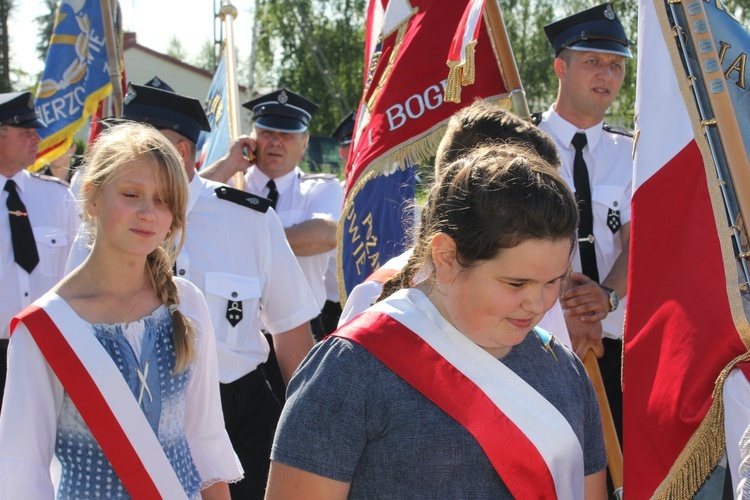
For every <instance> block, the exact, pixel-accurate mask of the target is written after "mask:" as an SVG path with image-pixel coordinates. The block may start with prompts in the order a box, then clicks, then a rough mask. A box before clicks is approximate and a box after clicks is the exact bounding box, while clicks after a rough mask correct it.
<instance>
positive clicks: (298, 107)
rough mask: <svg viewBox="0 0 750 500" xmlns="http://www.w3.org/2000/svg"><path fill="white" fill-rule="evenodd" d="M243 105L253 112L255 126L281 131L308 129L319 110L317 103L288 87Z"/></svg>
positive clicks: (302, 130)
mask: <svg viewBox="0 0 750 500" xmlns="http://www.w3.org/2000/svg"><path fill="white" fill-rule="evenodd" d="M242 106H243V107H245V108H247V109H249V110H251V111H252V112H253V121H254V122H255V126H257V127H260V128H265V129H268V130H277V131H280V132H304V131H306V130H307V127H309V126H310V118H312V115H314V114H315V112H316V111H317V110H318V105H317V104H315V103H314V102H312V101H310V100H309V99H306V98H304V97H302V96H301V95H299V94H295V93H294V92H292V91H291V90H287V89H281V90H276V91H274V92H271V93H270V94H266V95H262V96H260V97H256V98H255V99H253V100H251V101H248V102H246V103H245V104H243V105H242Z"/></svg>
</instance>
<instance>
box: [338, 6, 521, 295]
mask: <svg viewBox="0 0 750 500" xmlns="http://www.w3.org/2000/svg"><path fill="white" fill-rule="evenodd" d="M468 4H469V1H468V0H462V1H451V2H444V1H438V0H411V1H409V0H371V1H370V4H369V7H368V18H367V34H366V39H365V52H366V54H365V70H366V72H365V78H364V92H363V98H362V101H361V103H360V106H359V110H358V112H357V118H356V126H355V133H354V138H353V142H352V147H351V153H350V155H349V162H348V164H347V169H346V200H345V203H344V217H342V218H341V222H340V223H339V236H340V238H341V245H340V251H341V259H340V260H339V265H340V266H341V272H343V284H344V288H343V289H342V292H343V294H342V297H346V294H347V293H348V292H349V291H351V289H352V288H353V287H354V286H355V285H356V284H358V283H360V282H361V281H363V280H364V279H365V278H366V277H367V276H369V274H370V273H371V272H372V271H373V270H375V269H377V268H378V267H379V266H380V264H382V263H384V262H386V261H387V260H388V259H389V258H391V257H394V256H395V255H398V254H399V253H400V252H401V251H403V248H404V245H405V244H406V240H407V238H406V235H407V234H408V230H409V227H408V226H409V224H408V223H404V219H408V217H409V213H408V212H409V209H410V207H409V205H410V204H411V203H412V202H413V187H414V166H415V165H416V164H417V163H419V162H422V161H425V160H428V159H430V158H432V157H433V156H434V155H435V151H436V149H437V146H438V144H439V142H440V139H441V138H442V134H443V130H444V129H443V127H444V125H445V123H446V122H447V120H448V119H449V118H450V117H451V116H452V115H453V114H454V113H455V112H456V111H458V110H459V109H461V108H462V107H465V106H467V105H469V104H471V102H473V101H474V100H475V99H477V98H485V99H490V100H493V99H494V100H498V99H501V98H505V97H507V95H506V94H507V91H506V88H505V86H504V84H503V78H502V76H501V73H500V70H499V64H498V60H497V57H496V54H495V51H494V50H493V44H492V42H491V41H490V39H489V37H488V34H487V28H486V26H485V23H484V22H480V23H479V24H480V30H479V37H478V40H477V44H476V47H475V54H474V55H475V63H476V76H475V83H474V84H473V85H470V86H468V87H465V88H464V89H463V94H462V102H461V103H451V102H446V101H445V100H444V99H443V95H444V93H445V88H446V85H447V79H448V73H449V68H448V65H447V64H446V61H447V58H448V54H449V53H450V49H451V44H452V41H453V38H454V35H455V34H456V31H457V28H458V26H459V23H460V21H461V19H462V17H463V16H464V11H465V10H466V7H467V5H468ZM508 106H509V103H508ZM410 170H411V172H410ZM377 183H380V184H382V185H380V186H377V187H376V186H375V184H377ZM404 195H406V196H410V198H409V199H405V198H404ZM385 245H390V246H387V247H386V246H385ZM339 282H340V283H342V280H341V279H340V280H339Z"/></svg>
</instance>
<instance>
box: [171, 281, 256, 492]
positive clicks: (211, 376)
mask: <svg viewBox="0 0 750 500" xmlns="http://www.w3.org/2000/svg"><path fill="white" fill-rule="evenodd" d="M176 281H177V282H178V284H179V286H180V311H182V313H183V314H185V315H186V316H187V317H189V318H190V320H191V321H192V323H193V325H194V327H195V333H196V359H195V360H194V361H193V364H192V366H191V368H190V370H191V373H190V381H189V382H188V385H187V389H186V395H185V406H186V409H185V434H186V436H187V440H188V443H189V445H190V452H191V454H192V456H193V461H194V462H195V466H196V468H197V469H198V473H199V474H200V477H201V483H202V486H201V487H202V488H205V487H207V486H210V485H211V484H213V483H215V482H220V481H223V482H230V483H231V482H236V481H239V480H240V479H242V466H241V465H240V462H239V459H238V458H237V455H236V454H235V453H234V449H233V448H232V443H231V442H230V441H229V436H228V435H227V432H226V430H225V428H224V414H223V413H222V410H221V399H220V397H219V373H218V362H217V359H216V340H215V338H214V331H213V327H212V326H211V318H210V316H209V314H208V307H207V306H206V302H205V299H204V298H203V295H202V294H201V293H200V291H199V290H198V289H197V288H196V287H195V286H194V285H193V284H192V283H190V282H188V281H186V280H181V279H179V278H178V279H176Z"/></svg>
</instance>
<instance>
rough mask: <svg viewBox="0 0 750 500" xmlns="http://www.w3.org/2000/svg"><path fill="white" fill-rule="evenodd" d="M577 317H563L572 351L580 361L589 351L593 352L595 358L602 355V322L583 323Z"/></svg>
mask: <svg viewBox="0 0 750 500" xmlns="http://www.w3.org/2000/svg"><path fill="white" fill-rule="evenodd" d="M579 318H580V317H579V316H568V315H565V325H566V326H567V327H568V333H569V334H570V342H571V345H572V347H573V351H574V352H575V353H576V355H578V357H579V358H581V360H583V357H584V356H586V352H588V350H589V349H592V350H593V351H594V354H596V357H597V358H601V357H602V356H603V355H604V345H602V322H601V321H595V322H593V323H592V322H588V323H584V322H583V321H581V320H580V319H579Z"/></svg>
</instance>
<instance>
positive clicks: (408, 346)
mask: <svg viewBox="0 0 750 500" xmlns="http://www.w3.org/2000/svg"><path fill="white" fill-rule="evenodd" d="M333 335H334V336H337V337H343V338H347V339H349V340H352V341H354V342H356V343H358V344H360V345H362V346H363V347H364V348H366V349H367V350H368V351H369V352H370V353H372V354H373V355H374V356H375V357H377V358H378V359H379V360H380V361H381V362H383V363H384V364H385V365H386V366H388V368H390V369H391V370H393V371H394V372H395V373H396V374H397V375H399V376H400V377H401V378H403V379H404V380H405V381H406V382H407V383H409V384H410V385H412V386H413V387H414V388H415V389H417V390H418V391H419V392H420V393H422V394H423V395H424V396H425V397H427V398H428V399H430V401H432V402H433V403H435V405H437V406H438V407H439V408H441V409H442V410H443V411H445V412H446V413H447V414H449V415H450V416H451V417H452V418H454V419H455V420H456V421H457V422H458V423H459V424H461V425H462V426H464V427H465V428H466V429H467V430H468V431H469V432H470V433H471V434H472V436H474V438H475V439H476V440H477V441H478V442H479V444H480V446H481V447H482V449H483V450H484V452H485V453H486V455H487V457H488V458H489V460H490V462H491V463H492V465H493V467H494V468H495V470H496V471H497V473H498V474H499V475H500V477H501V478H502V479H503V482H504V483H505V484H506V486H507V487H508V489H509V490H510V492H511V493H512V494H513V496H514V497H515V498H535V499H541V498H565V499H567V498H583V496H584V489H583V483H584V469H583V451H582V449H581V445H580V442H579V441H578V438H577V437H576V435H575V432H574V431H573V429H572V428H571V427H570V424H569V423H568V421H567V420H566V419H565V417H564V416H563V415H562V414H561V413H560V412H559V411H558V410H557V409H556V408H555V407H554V406H552V404H551V403H550V402H549V401H547V400H546V399H545V398H544V397H543V396H542V395H540V394H539V393H538V392H537V391H536V390H535V389H534V388H533V387H531V386H530V385H529V384H527V383H526V382H525V381H524V380H523V379H521V378H520V377H519V376H518V375H516V374H515V373H513V372H512V371H511V370H510V369H508V368H507V367H506V366H505V365H503V364H502V363H500V362H498V360H497V359H495V358H494V357H493V356H492V355H490V354H489V353H487V352H486V351H484V350H483V349H482V348H480V347H479V346H477V345H476V344H474V343H473V342H471V341H470V340H469V339H468V338H467V337H465V336H464V335H463V334H461V333H460V332H459V331H458V330H456V329H455V328H454V327H453V326H452V325H450V323H448V322H447V321H446V320H445V319H444V318H443V317H442V316H441V315H440V313H439V312H438V311H437V310H436V309H435V308H434V306H432V303H431V302H430V301H429V299H428V298H427V297H426V296H425V295H424V294H422V293H421V292H420V291H418V290H415V289H408V290H401V291H399V292H397V293H396V294H394V295H393V296H391V297H390V298H388V299H386V300H385V301H383V302H379V303H377V304H375V305H374V306H373V307H371V308H370V309H369V310H368V311H366V312H364V313H362V314H361V315H359V316H358V317H357V318H355V319H354V320H352V321H351V322H350V323H348V324H347V325H345V326H343V327H342V328H340V329H339V330H338V331H337V332H336V333H334V334H333ZM426 366H429V367H433V369H425V367H426Z"/></svg>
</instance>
